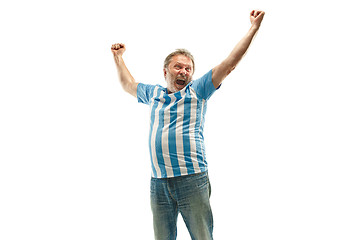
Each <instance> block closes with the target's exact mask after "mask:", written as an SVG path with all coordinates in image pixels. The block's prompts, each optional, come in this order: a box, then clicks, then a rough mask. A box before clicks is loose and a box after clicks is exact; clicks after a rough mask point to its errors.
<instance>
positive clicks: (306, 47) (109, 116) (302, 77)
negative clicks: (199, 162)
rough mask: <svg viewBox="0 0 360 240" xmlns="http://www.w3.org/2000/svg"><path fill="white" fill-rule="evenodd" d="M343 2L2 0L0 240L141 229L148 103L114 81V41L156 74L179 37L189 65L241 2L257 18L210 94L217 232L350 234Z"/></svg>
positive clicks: (145, 76)
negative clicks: (237, 58) (241, 53)
mask: <svg viewBox="0 0 360 240" xmlns="http://www.w3.org/2000/svg"><path fill="white" fill-rule="evenodd" d="M8 2H10V1H8ZM355 3H356V2H355V1H349V0H343V1H340V2H339V1H331V0H330V1H329V0H328V1H315V0H311V1H310V0H302V1H285V0H282V1H281V0H277V1H270V0H263V1H260V0H258V1H257V0H252V1H249V0H247V1H229V0H222V1H194V0H191V1H189V0H183V1H165V0H163V1H145V0H144V1H136V0H126V1H120V0H118V1H68V0H63V1H39V0H34V1H11V3H1V6H0V20H1V39H0V41H1V44H0V51H1V52H0V60H1V62H0V67H1V71H0V77H1V85H0V159H1V163H0V194H1V196H0V239H2V240H12V239H16V240H20V239H21V240H26V239H37V240H40V239H41V240H42V239H46V240H49V239H51V240H57V239H61V240H63V239H66V240H73V239H74V240H75V239H76V240H81V239H86V240H92V239H96V240H97V239H108V240H111V239H153V230H152V215H151V210H150V201H149V185H150V160H149V156H148V149H147V140H148V126H149V125H148V124H149V120H148V109H147V106H146V105H141V104H138V103H137V101H136V99H135V98H133V97H132V96H130V95H128V94H126V93H125V92H123V90H122V88H121V86H120V84H119V82H118V79H117V74H116V68H115V64H114V62H113V57H112V54H111V52H110V47H111V44H113V43H116V42H124V43H125V44H126V46H127V51H126V53H125V55H124V58H125V61H126V63H127V66H128V68H129V70H130V71H131V73H132V74H133V76H134V77H135V79H136V80H137V81H140V82H144V83H153V84H157V83H159V84H162V85H165V81H164V80H163V75H162V62H163V60H164V58H165V57H166V55H167V54H168V53H169V52H171V51H172V50H174V49H176V48H187V49H188V50H190V51H191V52H192V53H193V55H194V57H195V61H196V68H197V69H196V72H195V75H194V78H197V77H200V76H202V74H204V73H206V72H207V71H208V70H210V69H211V68H212V67H214V66H215V65H216V64H218V63H220V62H221V61H222V60H223V59H224V58H225V57H226V56H227V55H228V53H229V52H230V51H231V50H232V48H233V47H234V46H235V44H236V43H237V42H238V41H239V40H240V39H241V38H242V37H243V36H244V35H245V33H246V32H247V30H248V29H249V27H250V21H249V13H250V11H251V10H252V9H254V8H255V9H262V10H264V11H266V16H265V18H264V21H263V24H262V28H261V29H260V31H259V33H258V35H257V37H256V39H255V41H254V43H253V44H252V46H251V47H250V49H249V52H248V54H247V56H246V57H245V58H244V59H243V60H242V61H241V63H240V64H239V66H238V67H237V68H236V70H235V71H234V72H233V73H231V75H230V76H229V77H228V78H227V79H226V80H225V82H224V83H223V85H222V87H221V89H220V90H219V91H217V92H216V93H215V94H214V96H213V97H212V98H211V99H210V101H209V104H208V113H207V117H206V125H205V139H206V140H205V141H206V148H207V160H208V163H209V169H210V170H209V174H210V179H211V183H212V197H211V201H212V208H213V213H214V220H215V229H214V237H215V239H225V238H226V239H246V240H257V239H277V240H281V239H284V240H285V239H286V240H288V239H291V240H295V239H301V240H303V239H307V240H312V239H314V240H319V239H327V240H329V239H331V240H332V239H339V240H343V239H346V240H355V239H356V240H358V239H360V228H359V226H360V205H359V202H360V193H359V190H360V174H359V172H360V163H359V160H360V124H359V123H360V112H359V107H360V94H359V92H360V83H359V80H360V75H359V70H358V67H359V54H360V51H359V42H360V38H359V34H358V24H359V19H358V17H357V12H356V11H357V10H356V7H355V6H356V5H355ZM180 219H181V218H179V232H178V239H180V240H183V239H190V237H189V235H188V233H187V230H186V228H185V227H184V224H183V222H182V220H180Z"/></svg>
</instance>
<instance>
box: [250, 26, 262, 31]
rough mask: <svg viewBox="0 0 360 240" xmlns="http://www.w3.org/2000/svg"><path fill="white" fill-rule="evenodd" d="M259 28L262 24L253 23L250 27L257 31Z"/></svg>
mask: <svg viewBox="0 0 360 240" xmlns="http://www.w3.org/2000/svg"><path fill="white" fill-rule="evenodd" d="M259 28H260V24H252V25H251V27H250V30H255V31H257V30H259Z"/></svg>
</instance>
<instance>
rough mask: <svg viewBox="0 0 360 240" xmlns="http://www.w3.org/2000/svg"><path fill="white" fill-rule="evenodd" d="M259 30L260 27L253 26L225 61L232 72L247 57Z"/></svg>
mask: <svg viewBox="0 0 360 240" xmlns="http://www.w3.org/2000/svg"><path fill="white" fill-rule="evenodd" d="M258 30H259V28H258V27H255V26H251V28H250V30H249V31H248V32H247V34H246V35H245V36H244V37H243V38H242V39H241V40H240V41H239V42H238V43H237V44H236V46H235V47H234V49H233V50H232V51H231V53H230V54H229V56H228V57H227V58H226V59H225V60H224V63H225V64H226V65H227V66H228V68H229V69H230V71H231V70H233V69H234V68H235V67H236V65H237V64H238V63H239V62H240V60H241V59H242V58H243V57H244V56H245V54H246V52H247V50H248V49H249V47H250V45H251V42H252V41H253V39H254V38H255V36H256V33H257V32H258Z"/></svg>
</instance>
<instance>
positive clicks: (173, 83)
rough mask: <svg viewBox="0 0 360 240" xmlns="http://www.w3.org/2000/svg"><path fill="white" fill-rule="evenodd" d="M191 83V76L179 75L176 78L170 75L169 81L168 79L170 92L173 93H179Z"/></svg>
mask: <svg viewBox="0 0 360 240" xmlns="http://www.w3.org/2000/svg"><path fill="white" fill-rule="evenodd" d="M190 82H191V76H185V75H177V76H174V75H172V74H170V76H169V79H167V83H168V90H170V91H171V92H178V91H180V90H181V89H183V88H184V87H185V86H186V85H188V84H189V83H190Z"/></svg>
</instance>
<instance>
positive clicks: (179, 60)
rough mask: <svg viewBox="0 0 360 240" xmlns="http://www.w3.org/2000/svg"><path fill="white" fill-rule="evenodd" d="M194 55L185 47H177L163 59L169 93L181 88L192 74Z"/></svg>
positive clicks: (189, 80) (189, 79)
mask: <svg viewBox="0 0 360 240" xmlns="http://www.w3.org/2000/svg"><path fill="white" fill-rule="evenodd" d="M194 70H195V64H194V57H193V56H192V55H191V53H190V52H189V51H187V50H186V49H177V50H176V51H175V52H172V53H170V54H169V55H168V56H167V57H166V59H165V61H164V77H165V81H166V83H167V89H168V92H169V93H174V92H177V91H180V90H181V89H183V88H184V87H185V86H186V85H187V84H188V83H189V82H191V79H192V76H193V74H194Z"/></svg>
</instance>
